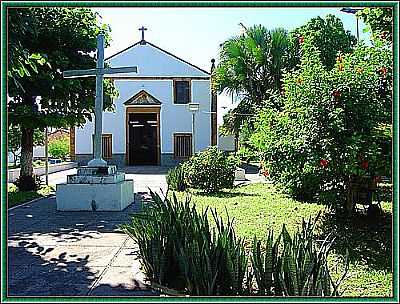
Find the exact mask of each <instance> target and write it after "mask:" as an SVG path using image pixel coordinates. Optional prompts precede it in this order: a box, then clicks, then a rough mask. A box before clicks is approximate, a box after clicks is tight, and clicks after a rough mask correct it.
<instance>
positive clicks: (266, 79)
mask: <svg viewBox="0 0 400 304" xmlns="http://www.w3.org/2000/svg"><path fill="white" fill-rule="evenodd" d="M289 50H290V47H289V40H288V33H287V32H286V31H285V30H284V29H282V28H277V29H273V30H267V29H266V28H265V27H264V26H262V25H255V26H252V27H250V28H248V29H247V28H245V31H244V32H243V34H241V35H239V36H236V37H233V38H231V39H228V40H227V41H225V42H224V43H223V44H222V46H221V50H220V56H219V57H220V58H219V64H218V66H217V68H216V69H215V71H214V73H215V74H214V77H213V79H214V86H215V88H216V89H217V90H218V91H219V92H228V93H232V94H236V95H238V96H239V97H240V99H241V101H240V104H239V106H238V109H241V111H244V112H243V113H236V112H238V111H237V110H234V111H232V112H231V113H230V114H229V115H230V116H229V115H228V116H227V119H228V120H230V122H231V123H229V124H227V126H226V128H227V129H230V127H229V126H232V127H233V130H230V131H233V132H234V133H237V132H238V129H239V128H240V126H241V125H242V122H243V121H245V120H248V118H249V117H250V116H251V114H253V113H255V112H256V110H257V109H258V108H260V107H263V106H264V105H265V102H266V101H269V106H272V107H278V106H279V105H278V104H274V102H273V101H274V100H275V99H271V98H270V97H271V95H273V94H274V92H275V91H277V90H279V89H280V86H281V79H282V73H283V72H284V68H287V67H288V66H290V63H289V60H290V52H289Z"/></svg>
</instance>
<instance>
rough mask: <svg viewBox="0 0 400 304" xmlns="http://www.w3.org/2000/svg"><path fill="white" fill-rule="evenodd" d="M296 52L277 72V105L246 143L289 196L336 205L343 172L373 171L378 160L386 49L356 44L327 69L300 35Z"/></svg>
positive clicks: (386, 118)
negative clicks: (280, 85) (280, 82)
mask: <svg viewBox="0 0 400 304" xmlns="http://www.w3.org/2000/svg"><path fill="white" fill-rule="evenodd" d="M302 52H303V56H302V62H301V65H300V68H299V69H298V70H297V71H294V72H292V73H288V74H286V75H285V77H284V90H283V92H282V94H281V95H280V97H279V98H280V99H281V101H282V103H283V104H284V106H283V110H282V111H276V110H272V109H265V110H263V111H262V112H260V113H259V114H258V117H257V119H256V122H255V128H256V131H255V133H254V134H253V135H252V137H251V143H252V145H253V146H254V147H256V148H257V149H258V150H259V151H260V152H261V153H262V154H263V158H264V164H265V165H264V166H265V168H266V169H268V172H269V174H270V177H271V178H272V179H273V180H275V181H276V182H278V183H279V184H281V185H283V186H284V188H285V189H286V190H287V191H288V192H289V193H290V194H292V195H293V196H294V197H296V198H297V199H302V200H319V201H321V200H322V201H325V202H327V203H329V202H337V201H338V199H339V198H340V199H343V195H344V194H345V190H346V189H345V187H346V182H347V181H348V179H349V177H350V176H351V175H375V174H376V173H377V171H378V169H379V167H380V166H381V165H380V163H381V160H382V159H383V158H384V157H383V149H384V146H385V142H384V141H382V136H380V134H381V133H382V132H381V131H380V130H381V129H382V126H388V125H390V122H391V106H392V95H391V94H392V93H391V92H392V89H391V86H392V56H391V51H390V49H388V48H385V47H379V46H373V47H367V46H364V45H359V46H357V48H356V49H355V50H354V52H353V53H352V54H347V55H340V56H338V57H337V60H336V64H335V66H334V67H333V69H331V70H326V69H324V67H323V66H322V64H321V62H320V59H319V55H318V51H317V50H316V49H315V48H314V47H313V46H312V44H311V43H309V41H307V39H306V38H305V39H304V42H303V45H302ZM386 144H387V141H386ZM386 148H387V145H386ZM389 150H390V149H389ZM389 153H391V152H389Z"/></svg>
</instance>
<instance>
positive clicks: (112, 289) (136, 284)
mask: <svg viewBox="0 0 400 304" xmlns="http://www.w3.org/2000/svg"><path fill="white" fill-rule="evenodd" d="M144 290H149V286H148V285H146V284H144V276H143V274H142V273H141V272H137V269H135V268H132V267H110V268H108V269H107V271H106V273H105V274H104V275H103V276H102V277H101V279H100V281H99V282H98V283H96V285H95V286H94V288H93V290H92V291H91V293H90V295H105V294H108V295H129V294H132V295H135V294H136V295H139V294H140V293H136V292H138V291H144ZM140 295H157V293H155V292H150V293H149V292H146V293H144V294H140Z"/></svg>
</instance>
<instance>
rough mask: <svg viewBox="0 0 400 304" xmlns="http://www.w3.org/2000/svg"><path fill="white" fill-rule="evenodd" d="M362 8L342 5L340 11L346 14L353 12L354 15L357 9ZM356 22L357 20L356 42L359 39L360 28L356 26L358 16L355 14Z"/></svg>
mask: <svg viewBox="0 0 400 304" xmlns="http://www.w3.org/2000/svg"><path fill="white" fill-rule="evenodd" d="M361 10H362V8H353V7H344V8H342V9H341V10H340V11H341V12H343V13H347V14H353V15H355V14H356V13H357V12H358V11H361ZM356 22H357V42H358V41H360V30H359V26H358V17H357V16H356Z"/></svg>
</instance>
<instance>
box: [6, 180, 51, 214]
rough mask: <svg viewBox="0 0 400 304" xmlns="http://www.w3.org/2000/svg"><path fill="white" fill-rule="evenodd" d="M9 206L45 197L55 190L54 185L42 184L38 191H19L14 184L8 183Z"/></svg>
mask: <svg viewBox="0 0 400 304" xmlns="http://www.w3.org/2000/svg"><path fill="white" fill-rule="evenodd" d="M7 188H8V207H9V208H11V207H14V206H17V205H20V204H23V203H25V202H27V201H30V200H33V199H35V198H39V197H45V196H48V195H50V194H51V193H53V192H54V187H53V186H42V187H41V188H40V189H39V190H37V191H19V190H18V188H17V187H16V186H15V185H13V184H8V187H7Z"/></svg>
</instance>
